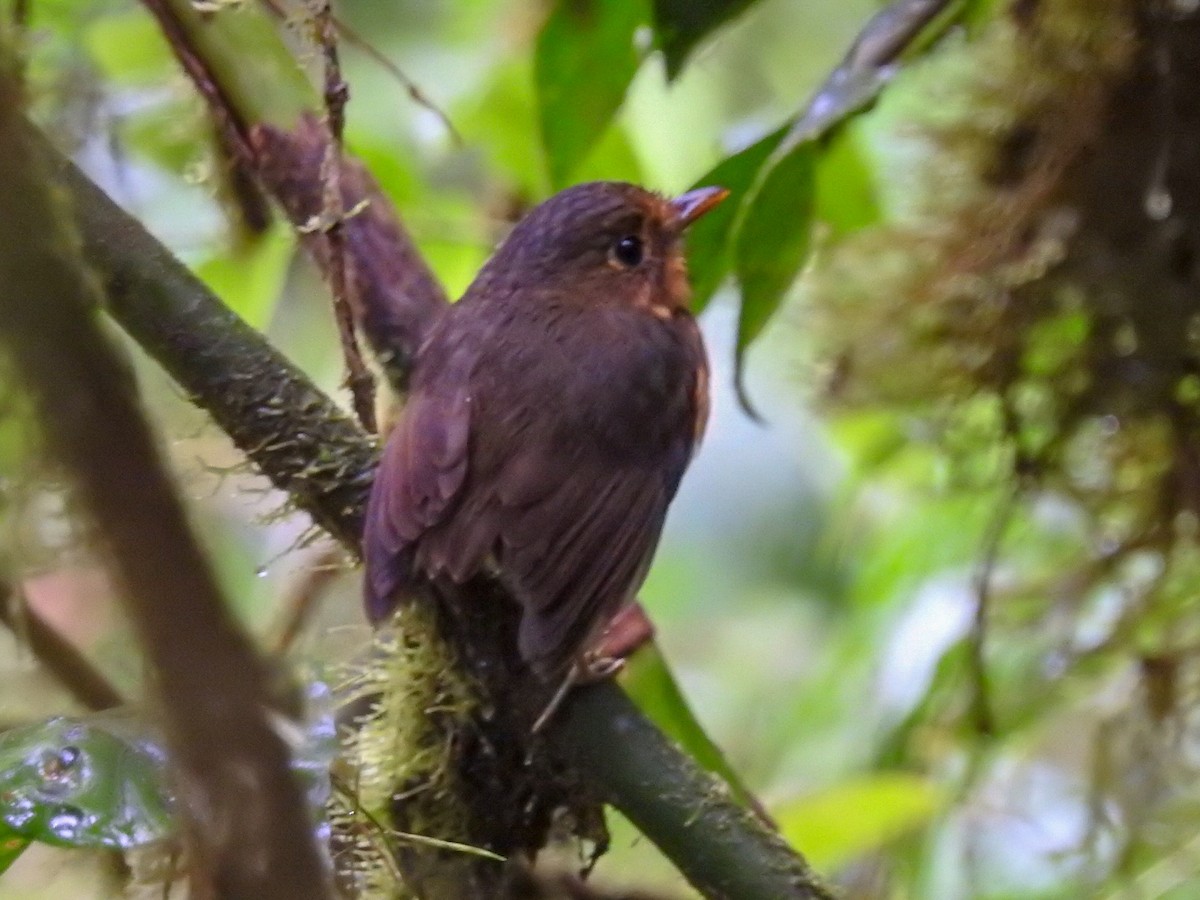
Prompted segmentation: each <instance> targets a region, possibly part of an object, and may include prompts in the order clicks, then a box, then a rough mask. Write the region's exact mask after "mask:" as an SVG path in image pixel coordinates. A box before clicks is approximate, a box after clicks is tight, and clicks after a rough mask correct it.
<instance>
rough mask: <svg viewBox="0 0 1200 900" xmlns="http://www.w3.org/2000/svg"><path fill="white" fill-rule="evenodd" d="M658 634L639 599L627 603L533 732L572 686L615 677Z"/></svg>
mask: <svg viewBox="0 0 1200 900" xmlns="http://www.w3.org/2000/svg"><path fill="white" fill-rule="evenodd" d="M653 638H654V625H653V623H652V622H651V621H650V618H649V617H648V616H647V615H646V611H645V610H644V609H643V608H642V604H641V603H639V602H638V601H637V600H634V601H633V602H632V603H629V604H627V605H625V606H623V607H622V608H621V609H620V610H618V611H617V614H616V615H614V616H613V617H612V620H611V621H610V622H609V623H608V625H607V626H606V627H605V629H604V631H603V632H602V633H601V634H600V635H599V637H597V638H596V640H595V641H594V642H593V643H592V644H591V646H590V647H589V648H588V649H587V650H585V651H584V652H583V653H581V654H579V656H578V657H577V658H576V660H575V662H574V663H572V664H571V668H570V671H568V672H567V674H566V677H565V678H563V681H562V684H560V685H559V687H558V690H556V691H555V692H554V696H553V697H551V698H550V702H549V703H548V704H547V705H546V708H545V709H544V710H542V714H541V715H540V716H538V717H537V721H536V722H534V723H533V733H534V734H536V733H537V732H539V731H541V730H542V729H543V728H544V727H545V726H546V723H547V722H549V721H550V717H551V716H553V715H554V713H555V711H557V709H558V708H559V707H560V706H562V702H563V700H565V699H566V698H567V694H568V693H570V691H571V688H573V687H575V686H576V685H578V684H593V683H595V682H597V681H603V680H604V679H605V678H611V677H612V676H613V675H616V674H617V673H618V672H620V671H621V669H623V668H624V667H625V658H626V657H627V656H629V655H630V654H631V653H633V651H634V650H636V649H637V648H638V647H640V646H642V644H645V643H647V642H649V641H651V640H653Z"/></svg>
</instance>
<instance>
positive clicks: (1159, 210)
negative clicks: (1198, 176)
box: [1145, 184, 1174, 222]
mask: <svg viewBox="0 0 1200 900" xmlns="http://www.w3.org/2000/svg"><path fill="white" fill-rule="evenodd" d="M1173 206H1174V200H1173V199H1172V197H1171V192H1170V191H1168V190H1167V189H1166V188H1165V187H1163V186H1162V185H1161V184H1156V185H1154V186H1153V187H1152V188H1150V190H1148V191H1146V201H1145V208H1146V215H1147V216H1149V217H1150V218H1151V219H1152V220H1154V221H1155V222H1162V221H1164V220H1165V219H1166V218H1167V217H1168V216H1169V215H1171V209H1172V207H1173Z"/></svg>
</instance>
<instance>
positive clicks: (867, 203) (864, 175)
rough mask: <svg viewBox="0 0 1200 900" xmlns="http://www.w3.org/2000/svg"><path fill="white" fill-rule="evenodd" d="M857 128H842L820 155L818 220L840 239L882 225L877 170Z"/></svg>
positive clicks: (822, 149)
mask: <svg viewBox="0 0 1200 900" xmlns="http://www.w3.org/2000/svg"><path fill="white" fill-rule="evenodd" d="M857 134H858V131H857V129H855V128H854V127H853V126H851V127H847V128H839V129H837V130H835V131H834V133H833V134H832V135H830V136H829V137H828V139H827V140H826V142H825V143H824V144H823V146H822V147H821V152H820V153H819V154H818V155H817V170H816V200H815V212H814V215H815V217H816V218H817V219H818V220H819V221H821V222H822V223H824V224H826V225H828V226H830V230H831V233H832V237H835V238H840V237H846V236H847V235H850V234H853V233H854V232H857V231H861V230H863V229H864V228H869V227H870V226H872V225H876V224H878V223H879V221H880V219H881V218H882V209H881V208H880V205H879V197H878V196H877V194H876V192H875V175H876V173H875V171H874V169H873V168H872V166H871V164H870V162H869V161H868V160H867V159H866V158H865V157H864V155H863V152H862V147H861V146H860V145H859V143H858V140H857Z"/></svg>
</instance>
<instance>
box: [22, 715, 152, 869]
mask: <svg viewBox="0 0 1200 900" xmlns="http://www.w3.org/2000/svg"><path fill="white" fill-rule="evenodd" d="M0 797H2V798H3V803H2V804H0V824H2V826H3V827H4V828H6V829H7V831H8V833H9V834H11V835H13V836H16V837H19V838H23V839H26V840H32V841H41V842H44V843H47V844H54V845H56V846H59V847H110V848H118V849H127V848H130V847H137V846H141V845H143V844H147V843H150V842H153V841H157V840H160V839H162V838H164V837H166V836H167V835H168V834H170V833H171V829H172V821H171V816H170V812H169V809H168V806H169V801H168V799H167V797H168V793H167V788H166V779H165V764H164V756H163V754H162V752H161V750H160V749H159V748H157V747H156V746H155V745H154V744H153V743H152V742H151V741H149V740H146V739H145V738H143V737H139V736H136V735H132V736H131V735H130V734H128V733H126V730H125V729H123V728H121V727H120V726H119V725H118V724H117V720H115V719H113V720H111V721H109V722H106V724H92V723H84V722H81V721H78V720H72V719H65V718H55V719H50V720H48V721H46V722H42V723H39V724H37V725H27V726H23V727H20V728H13V729H11V730H9V731H5V732H4V733H3V734H0ZM2 856H3V854H2V853H0V857H2Z"/></svg>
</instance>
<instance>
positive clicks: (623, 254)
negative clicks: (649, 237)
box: [612, 234, 645, 269]
mask: <svg viewBox="0 0 1200 900" xmlns="http://www.w3.org/2000/svg"><path fill="white" fill-rule="evenodd" d="M612 255H613V259H615V260H616V261H617V262H619V263H620V264H621V265H623V266H626V267H627V268H630V269H632V268H633V267H634V266H636V265H638V263H640V262H641V261H642V257H643V256H644V255H645V248H644V247H643V246H642V239H641V238H640V237H638V236H637V235H636V234H627V235H625V237H623V238H621V239H620V240H619V241H617V242H616V243H615V244H613V248H612Z"/></svg>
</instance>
